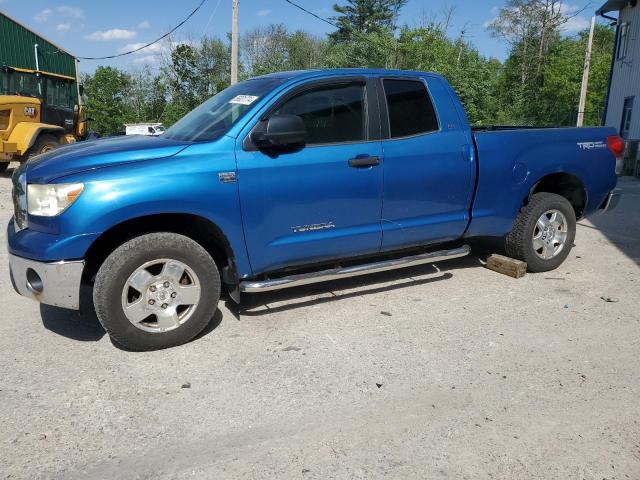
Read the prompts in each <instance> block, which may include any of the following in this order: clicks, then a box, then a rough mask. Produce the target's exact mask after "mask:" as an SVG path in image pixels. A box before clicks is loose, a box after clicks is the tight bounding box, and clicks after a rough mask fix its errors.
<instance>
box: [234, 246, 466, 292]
mask: <svg viewBox="0 0 640 480" xmlns="http://www.w3.org/2000/svg"><path fill="white" fill-rule="evenodd" d="M470 251H471V248H470V247H469V245H463V246H462V247H460V248H454V249H452V250H439V251H436V252H428V253H421V254H420V255H413V256H410V257H402V258H395V259H393V260H384V261H381V262H375V263H366V264H363V265H355V266H351V267H344V268H342V267H339V268H331V269H328V270H321V271H319V272H312V273H301V274H299V275H289V276H287V277H281V278H274V279H267V280H245V281H243V282H240V291H241V292H248V293H251V292H268V291H270V290H279V289H281V288H291V287H299V286H301V285H309V284H310V283H318V282H326V281H329V280H339V279H341V278H349V277H356V276H358V275H365V274H369V273H377V272H385V271H387V270H395V269H398V268H407V267H415V266H416V265H423V264H426V263H436V262H441V261H443V260H450V259H452V258H460V257H464V256H465V255H468V254H469V252H470Z"/></svg>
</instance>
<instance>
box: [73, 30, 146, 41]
mask: <svg viewBox="0 0 640 480" xmlns="http://www.w3.org/2000/svg"><path fill="white" fill-rule="evenodd" d="M136 35H137V33H136V32H135V31H134V30H124V29H122V28H112V29H111V30H104V31H102V30H98V31H95V32H93V33H90V34H89V35H87V36H86V37H84V38H85V39H87V40H94V41H97V42H108V41H110V40H130V39H132V38H134V37H135V36H136Z"/></svg>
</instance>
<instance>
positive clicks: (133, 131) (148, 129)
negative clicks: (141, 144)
mask: <svg viewBox="0 0 640 480" xmlns="http://www.w3.org/2000/svg"><path fill="white" fill-rule="evenodd" d="M124 126H125V127H126V130H125V133H126V134H127V135H153V136H158V135H162V134H163V133H164V130H165V128H164V126H163V125H162V124H161V123H125V125H124Z"/></svg>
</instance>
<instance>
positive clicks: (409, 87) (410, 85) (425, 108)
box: [383, 79, 440, 138]
mask: <svg viewBox="0 0 640 480" xmlns="http://www.w3.org/2000/svg"><path fill="white" fill-rule="evenodd" d="M383 85H384V94H385V98H386V101H387V111H388V114H389V129H390V132H391V138H401V137H409V136H412V135H419V134H422V133H428V132H435V131H437V130H439V128H440V127H439V126H438V117H437V115H436V111H435V109H434V107H433V103H432V102H431V97H430V96H429V92H427V88H426V86H425V84H424V83H423V82H420V81H416V80H391V79H385V80H383Z"/></svg>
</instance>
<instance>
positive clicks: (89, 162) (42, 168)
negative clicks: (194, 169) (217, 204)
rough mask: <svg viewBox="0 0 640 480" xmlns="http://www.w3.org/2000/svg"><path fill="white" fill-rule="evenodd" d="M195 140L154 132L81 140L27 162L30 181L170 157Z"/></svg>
mask: <svg viewBox="0 0 640 480" xmlns="http://www.w3.org/2000/svg"><path fill="white" fill-rule="evenodd" d="M190 144H191V142H185V141H179V140H170V139H168V138H163V137H161V136H160V137H152V136H140V135H132V136H120V137H112V138H105V139H100V140H92V141H86V142H78V143H74V144H71V145H65V146H63V147H59V148H56V149H55V150H52V151H50V152H48V153H45V154H42V155H37V156H35V157H33V158H31V159H30V160H29V161H28V162H27V163H26V164H24V166H23V168H22V169H21V170H23V171H26V172H27V178H28V180H29V182H30V183H48V182H51V181H52V180H55V179H56V178H60V177H64V176H66V175H71V174H74V173H79V172H84V171H88V170H95V169H98V168H104V167H108V166H112V165H121V164H124V163H130V162H138V161H142V160H151V159H156V158H166V157H171V156H173V155H176V154H177V153H179V152H180V151H181V150H184V149H185V148H186V147H187V146H189V145H190Z"/></svg>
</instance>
